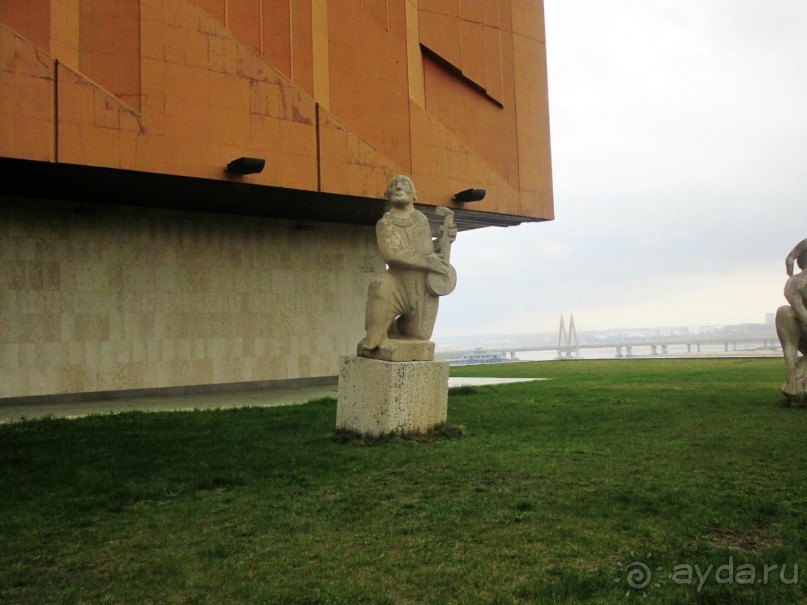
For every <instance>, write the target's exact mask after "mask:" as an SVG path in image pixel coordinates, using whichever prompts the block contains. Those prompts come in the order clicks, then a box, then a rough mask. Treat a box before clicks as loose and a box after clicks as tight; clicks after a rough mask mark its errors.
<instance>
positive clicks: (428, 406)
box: [336, 357, 448, 436]
mask: <svg viewBox="0 0 807 605" xmlns="http://www.w3.org/2000/svg"><path fill="white" fill-rule="evenodd" d="M447 409H448V363H446V362H444V361H411V362H388V361H379V360H376V359H367V358H366V357H342V359H341V361H340V367H339V403H338V405H337V408H336V428H337V430H340V429H341V430H348V431H354V432H357V433H361V434H363V435H370V436H379V435H383V434H386V433H424V432H426V431H428V430H429V429H431V428H433V427H435V426H437V425H439V424H443V423H444V422H445V421H446V413H447Z"/></svg>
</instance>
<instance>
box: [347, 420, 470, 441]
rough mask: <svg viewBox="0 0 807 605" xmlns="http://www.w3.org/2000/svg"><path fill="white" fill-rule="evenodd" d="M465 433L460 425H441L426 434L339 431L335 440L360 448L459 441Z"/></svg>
mask: <svg viewBox="0 0 807 605" xmlns="http://www.w3.org/2000/svg"><path fill="white" fill-rule="evenodd" d="M464 433H465V427H463V426H461V425H458V424H440V425H437V426H436V427H434V428H433V429H431V430H430V431H428V432H426V433H385V434H384V435H378V436H371V435H363V434H362V433H358V432H356V431H349V430H346V429H339V430H337V431H336V434H335V435H334V437H333V439H334V441H335V442H336V443H343V444H347V445H358V446H373V445H382V444H385V443H399V442H402V441H410V442H415V443H423V444H427V443H435V442H437V441H450V440H452V439H459V438H461V437H462V436H463V434H464Z"/></svg>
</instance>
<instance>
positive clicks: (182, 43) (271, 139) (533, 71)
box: [0, 0, 553, 226]
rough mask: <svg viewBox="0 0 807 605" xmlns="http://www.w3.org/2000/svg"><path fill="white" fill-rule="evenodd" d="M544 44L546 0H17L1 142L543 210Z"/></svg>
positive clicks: (11, 13) (333, 188) (127, 166)
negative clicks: (248, 162)
mask: <svg viewBox="0 0 807 605" xmlns="http://www.w3.org/2000/svg"><path fill="white" fill-rule="evenodd" d="M545 54H546V53H545V40H544V23H543V4H542V2H541V1H540V0H531V1H530V2H524V1H522V0H338V1H336V0H331V1H328V0H228V1H226V2H225V1H223V0H148V1H146V0H81V1H80V2H79V1H78V0H36V1H35V2H21V1H19V0H11V1H9V2H4V3H2V6H0V78H2V79H0V84H1V85H2V98H3V104H2V107H0V134H1V135H2V136H0V157H4V158H13V159H20V160H34V161H41V162H51V163H64V164H71V165H78V166H90V167H102V168H109V169H118V170H128V171H137V172H143V173H151V174H161V175H173V176H181V177H194V178H200V179H207V180H210V181H220V182H243V183H248V184H252V185H259V186H266V187H271V188H282V189H289V190H296V191H304V192H312V193H323V194H325V193H327V194H337V195H341V196H348V197H349V198H371V199H378V198H380V197H382V196H383V191H384V186H385V183H386V182H387V180H388V179H389V178H390V177H391V176H392V175H393V174H394V173H396V172H402V173H406V174H409V175H411V176H412V177H413V178H414V180H415V183H416V185H417V186H418V189H419V190H420V192H421V195H420V199H419V201H420V202H421V203H423V204H427V205H438V206H439V205H443V206H453V207H455V208H458V209H460V210H463V209H464V210H469V211H476V212H480V213H488V214H489V215H490V217H491V220H490V222H489V224H497V222H496V219H495V217H496V216H497V215H502V216H505V215H506V216H507V217H509V218H508V220H509V221H510V222H511V223H515V222H519V221H521V220H545V219H551V218H552V215H553V214H552V213H553V208H552V182H551V163H550V154H549V120H548V101H547V87H546V58H545ZM242 156H248V157H258V158H264V159H265V160H266V167H265V169H264V170H263V171H262V172H260V173H258V174H251V175H247V176H234V175H232V174H228V173H226V172H225V171H224V168H225V166H226V165H227V163H228V162H229V161H231V160H232V159H234V158H238V157H242ZM472 187H477V188H479V187H481V188H485V189H487V191H488V195H487V197H486V198H485V200H484V201H483V202H481V203H474V204H470V203H468V204H465V206H463V205H460V204H456V203H454V202H452V199H451V198H452V195H453V194H454V193H456V192H457V191H460V190H463V189H468V188H472ZM342 203H344V201H343V202H342ZM346 220H347V219H346ZM348 222H349V221H348ZM483 223H484V221H483ZM477 226H479V225H477Z"/></svg>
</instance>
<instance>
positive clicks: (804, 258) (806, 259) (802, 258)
mask: <svg viewBox="0 0 807 605" xmlns="http://www.w3.org/2000/svg"><path fill="white" fill-rule="evenodd" d="M796 264H797V265H798V266H799V269H801V270H802V271H804V270H805V269H807V250H805V251H804V252H802V253H801V254H799V256H798V258H797V259H796Z"/></svg>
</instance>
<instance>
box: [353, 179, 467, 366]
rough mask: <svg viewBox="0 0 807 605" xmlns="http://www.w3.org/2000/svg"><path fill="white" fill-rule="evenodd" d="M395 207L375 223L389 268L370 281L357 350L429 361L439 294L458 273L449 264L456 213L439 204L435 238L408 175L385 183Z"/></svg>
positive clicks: (452, 283) (381, 356) (376, 356)
mask: <svg viewBox="0 0 807 605" xmlns="http://www.w3.org/2000/svg"><path fill="white" fill-rule="evenodd" d="M385 197H386V199H387V200H388V201H389V202H390V203H391V204H392V208H391V209H390V210H389V211H388V212H387V213H386V214H384V216H383V217H382V218H381V220H379V221H378V223H377V224H376V237H377V239H378V250H379V252H380V253H381V257H382V258H383V259H384V262H385V263H386V264H387V267H388V268H387V270H386V271H385V272H384V273H383V274H382V275H379V276H378V277H376V278H374V279H373V280H372V282H370V286H369V288H368V292H367V308H366V314H365V329H366V330H367V335H366V336H365V337H364V339H363V340H362V341H361V342H360V343H359V345H358V347H357V354H358V355H359V356H362V357H370V358H373V359H381V360H384V361H430V360H433V359H434V343H432V342H430V341H429V339H430V338H431V335H432V331H433V330H434V323H435V320H436V319H437V307H438V303H439V297H440V296H445V295H447V294H450V293H451V292H452V291H453V290H454V287H455V286H456V284H457V273H456V271H455V270H454V267H452V266H451V264H450V258H451V244H452V242H453V241H454V239H455V238H456V236H457V228H456V226H455V225H454V213H453V212H452V211H451V210H449V209H448V208H437V209H436V213H437V214H438V216H442V217H443V225H442V227H441V229H440V233H439V236H438V238H437V239H436V240H432V235H431V230H430V228H429V221H428V219H427V218H426V216H425V215H424V214H423V213H422V212H420V211H419V210H417V209H416V208H415V206H414V202H415V200H416V199H417V192H416V191H415V186H414V184H413V183H412V180H411V179H410V178H409V177H407V176H396V177H394V178H393V179H392V180H391V181H390V184H389V186H388V187H387V191H386V194H385Z"/></svg>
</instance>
